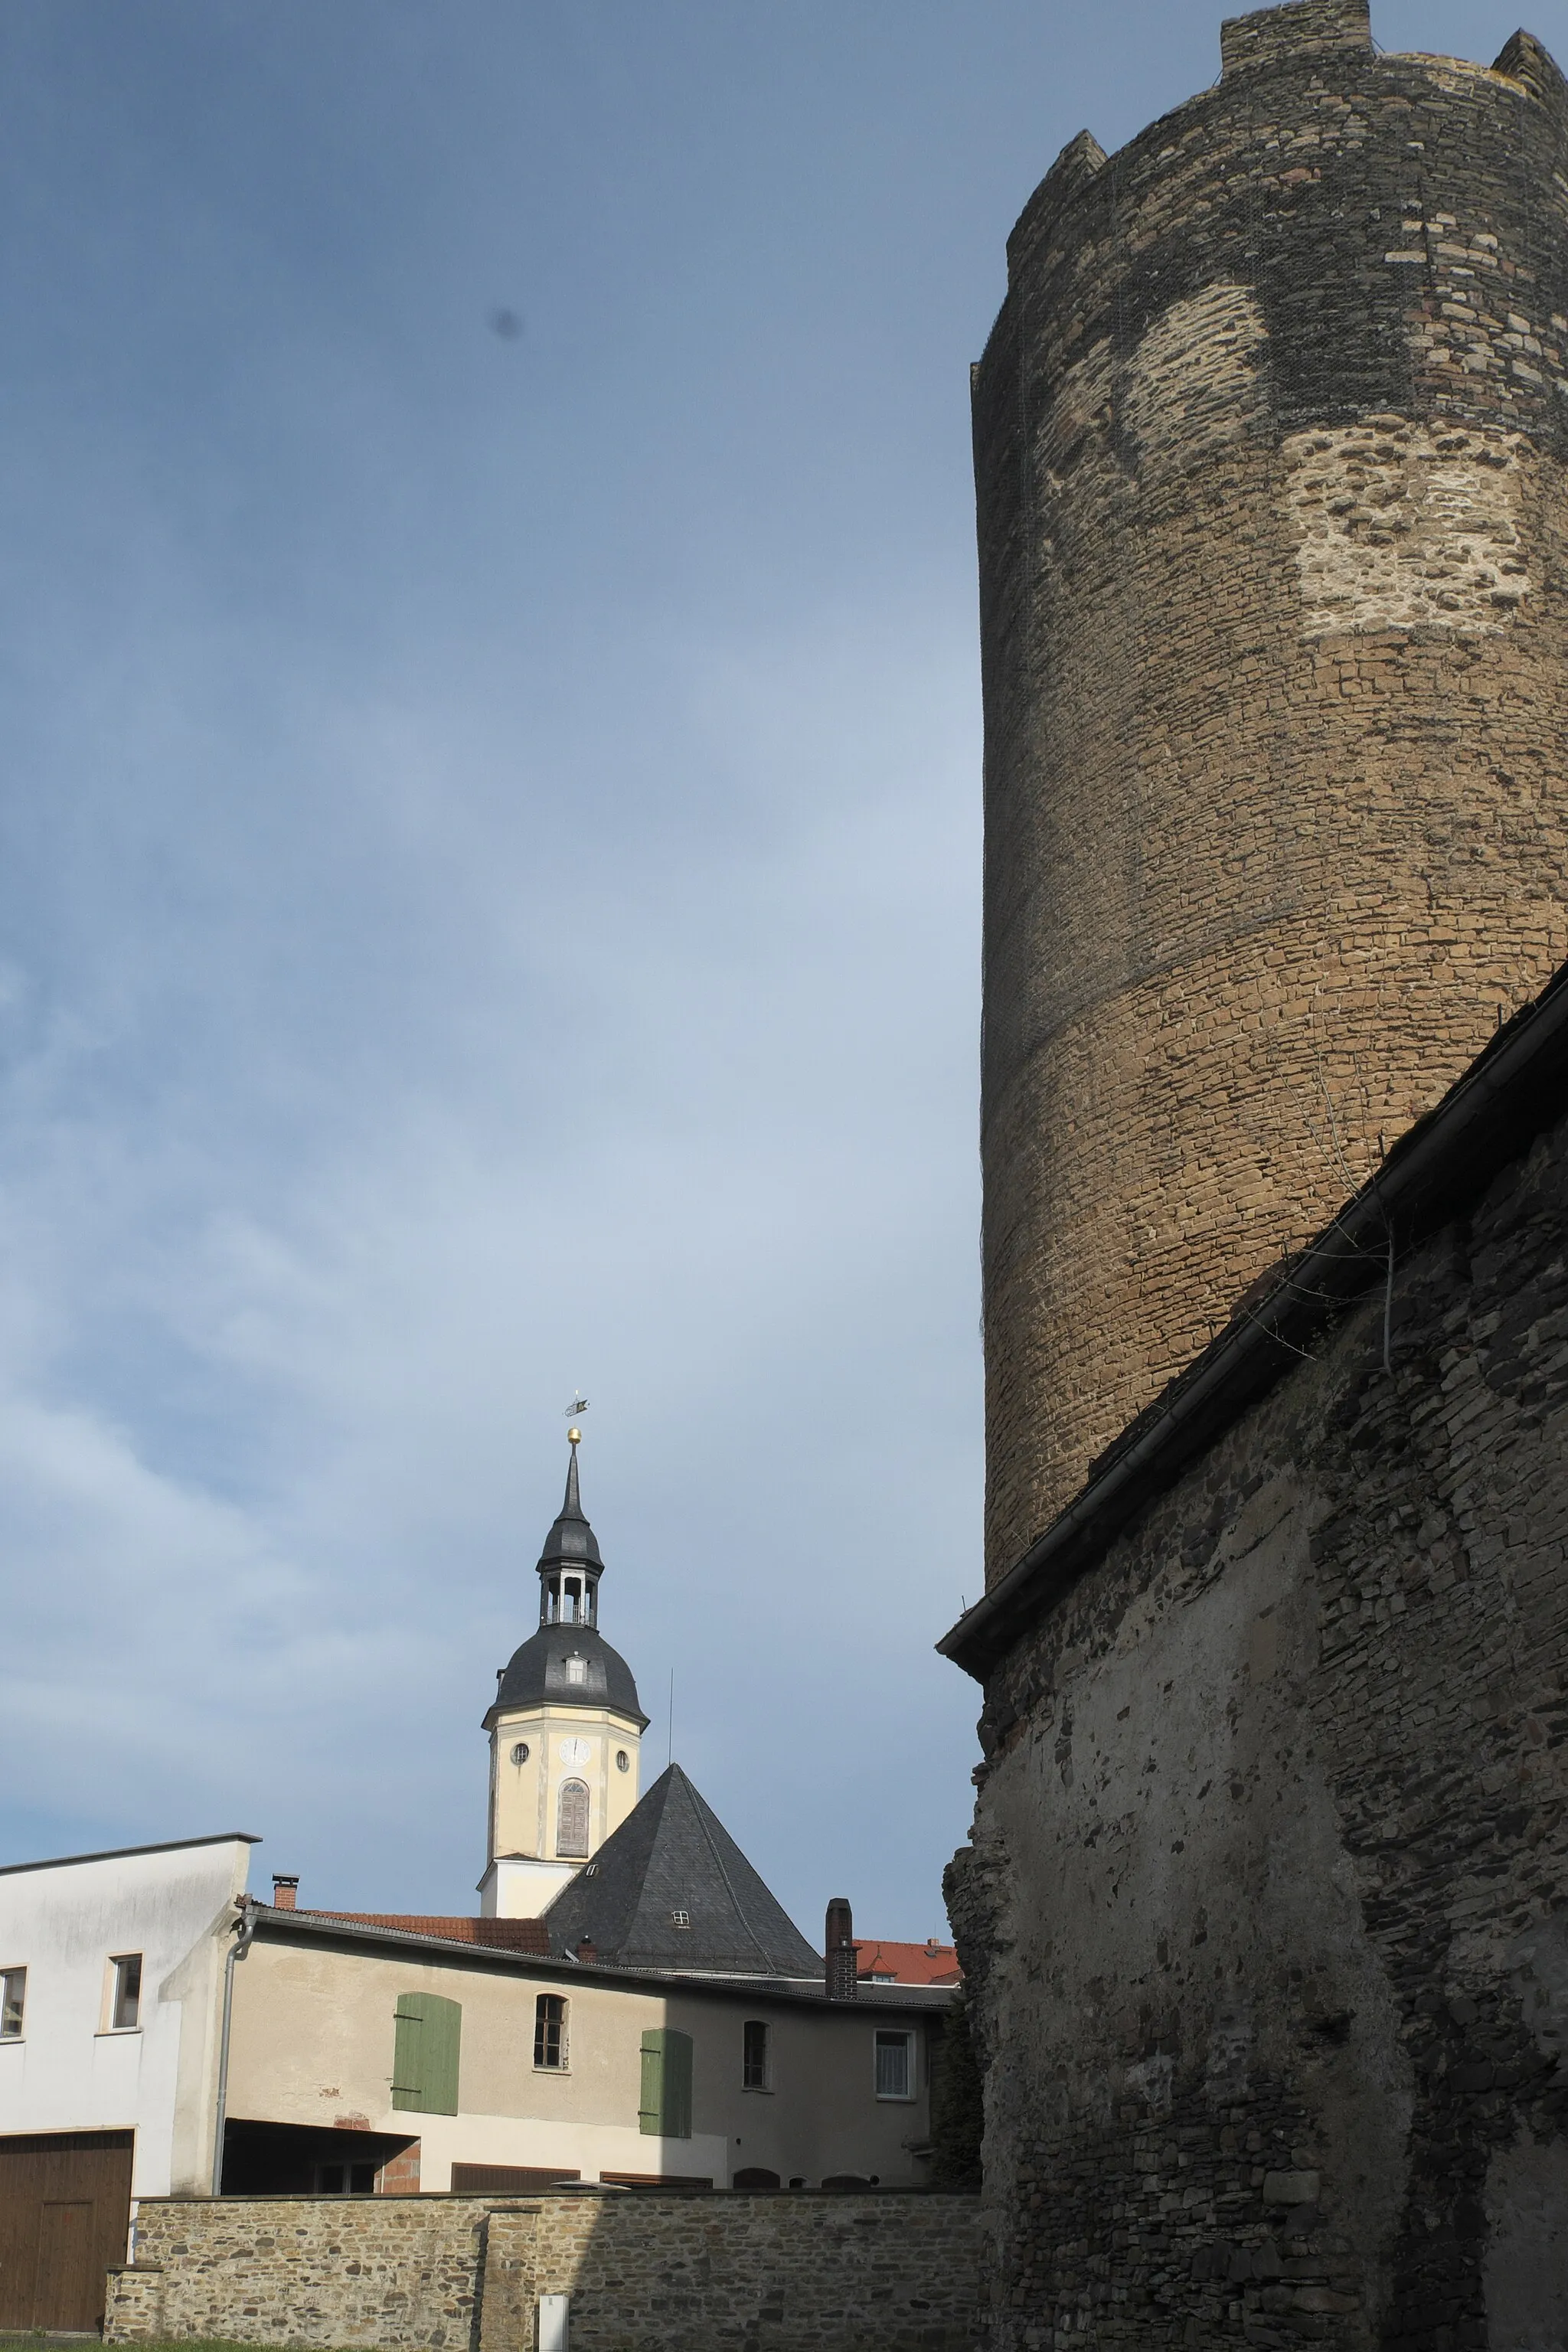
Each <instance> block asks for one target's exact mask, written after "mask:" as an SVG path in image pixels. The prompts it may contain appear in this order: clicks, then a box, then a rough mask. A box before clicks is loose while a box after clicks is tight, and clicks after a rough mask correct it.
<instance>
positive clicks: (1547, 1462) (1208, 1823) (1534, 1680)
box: [950, 982, 1568, 2352]
mask: <svg viewBox="0 0 1568 2352" xmlns="http://www.w3.org/2000/svg"><path fill="white" fill-rule="evenodd" d="M1562 991H1563V983H1561V982H1560V983H1559V988H1558V991H1557V994H1558V996H1559V997H1560V996H1561V994H1562ZM1543 1017H1544V1016H1543ZM1552 1017H1555V1016H1552ZM1522 1034H1523V1035H1524V1036H1525V1038H1526V1039H1528V1036H1529V1034H1530V1033H1529V1029H1528V1027H1527V1028H1526V1029H1525V1031H1524V1032H1523V1033H1522ZM1501 1042H1502V1044H1503V1045H1506V1044H1507V1041H1506V1040H1504V1041H1501ZM1552 1050H1553V1051H1557V1050H1558V1049H1556V1048H1555V1047H1554V1048H1553V1049H1552ZM1480 1067H1481V1070H1482V1071H1483V1073H1484V1070H1485V1067H1486V1065H1484V1064H1483V1065H1481V1066H1480ZM1511 1083H1512V1084H1513V1087H1514V1092H1513V1094H1512V1095H1510V1096H1509V1097H1506V1100H1507V1101H1508V1102H1510V1103H1511V1104H1513V1105H1514V1106H1515V1108H1514V1109H1511V1110H1510V1111H1509V1113H1508V1116H1509V1117H1510V1118H1512V1117H1514V1116H1516V1115H1519V1116H1522V1115H1523V1114H1522V1113H1520V1112H1519V1111H1518V1108H1517V1107H1518V1106H1519V1105H1521V1104H1523V1105H1525V1107H1526V1108H1527V1110H1528V1112H1529V1115H1530V1117H1531V1118H1544V1119H1550V1118H1552V1117H1553V1116H1555V1117H1556V1118H1558V1119H1559V1120H1560V1121H1561V1122H1562V1123H1560V1124H1557V1125H1555V1126H1554V1127H1551V1128H1549V1129H1548V1131H1546V1132H1544V1133H1542V1134H1541V1135H1540V1136H1539V1137H1538V1138H1537V1139H1535V1140H1534V1142H1533V1143H1527V1144H1526V1145H1525V1146H1524V1147H1522V1150H1521V1156H1520V1157H1516V1158H1513V1159H1511V1160H1510V1164H1509V1165H1507V1166H1506V1167H1505V1168H1503V1169H1502V1171H1501V1172H1500V1173H1498V1174H1496V1175H1495V1176H1494V1177H1492V1178H1490V1179H1488V1180H1485V1181H1482V1182H1479V1184H1478V1186H1477V1188H1476V1190H1475V1192H1474V1194H1473V1196H1468V1197H1467V1199H1466V1201H1465V1203H1464V1205H1463V1207H1462V1210H1461V1211H1459V1212H1458V1213H1452V1215H1451V1220H1450V1222H1447V1223H1445V1224H1442V1225H1441V1226H1439V1227H1437V1228H1436V1229H1435V1230H1434V1231H1433V1233H1432V1234H1431V1235H1430V1237H1429V1238H1427V1239H1426V1240H1425V1241H1424V1242H1421V1243H1420V1244H1418V1245H1415V1244H1413V1245H1412V1246H1411V1247H1410V1248H1409V1249H1408V1250H1407V1251H1406V1252H1405V1254H1404V1255H1403V1256H1402V1258H1401V1260H1400V1262H1399V1264H1398V1265H1397V1266H1396V1269H1395V1274H1394V1282H1393V1286H1392V1290H1391V1292H1390V1293H1389V1294H1388V1296H1387V1300H1386V1304H1387V1307H1388V1313H1389V1333H1390V1353H1389V1359H1388V1368H1387V1369H1385V1364H1384V1307H1385V1297H1384V1285H1383V1283H1382V1281H1378V1282H1377V1284H1376V1286H1375V1288H1374V1289H1373V1291H1372V1292H1371V1295H1369V1296H1367V1297H1364V1299H1363V1303H1362V1304H1361V1305H1359V1306H1357V1307H1353V1308H1352V1309H1351V1310H1349V1311H1348V1312H1346V1313H1345V1314H1344V1315H1343V1316H1342V1319H1341V1320H1340V1321H1339V1322H1338V1324H1337V1325H1335V1324H1333V1323H1332V1322H1331V1323H1330V1324H1329V1325H1328V1326H1327V1328H1325V1330H1324V1331H1323V1332H1321V1334H1320V1335H1319V1336H1318V1337H1317V1338H1316V1339H1314V1340H1313V1341H1312V1343H1311V1349H1310V1360H1301V1359H1300V1356H1298V1357H1297V1358H1296V1359H1294V1360H1293V1368H1292V1369H1290V1370H1288V1371H1286V1372H1284V1373H1283V1375H1282V1376H1281V1377H1280V1378H1279V1384H1278V1385H1277V1386H1276V1387H1274V1388H1273V1389H1272V1390H1271V1391H1268V1392H1267V1393H1264V1394H1262V1395H1260V1396H1259V1397H1258V1399H1257V1400H1256V1401H1255V1402H1253V1403H1251V1405H1250V1406H1248V1407H1247V1408H1246V1409H1245V1410H1242V1411H1239V1412H1237V1415H1236V1417H1235V1418H1234V1419H1233V1420H1232V1421H1231V1422H1230V1423H1228V1425H1226V1427H1225V1428H1224V1430H1223V1431H1222V1432H1220V1433H1216V1434H1215V1436H1214V1437H1213V1438H1212V1440H1209V1441H1205V1443H1204V1444H1202V1445H1201V1446H1198V1445H1196V1444H1195V1442H1194V1453H1193V1454H1192V1456H1191V1458H1190V1462H1189V1466H1188V1467H1187V1468H1186V1469H1185V1470H1184V1473H1182V1475H1179V1476H1178V1477H1176V1478H1175V1480H1174V1482H1173V1483H1172V1484H1170V1485H1169V1486H1167V1488H1166V1489H1165V1490H1164V1491H1163V1492H1162V1493H1160V1494H1159V1495H1158V1496H1157V1498H1155V1499H1152V1500H1151V1501H1150V1502H1149V1503H1148V1504H1147V1505H1146V1506H1145V1507H1143V1509H1142V1515H1141V1516H1140V1517H1136V1518H1134V1519H1132V1520H1131V1521H1130V1522H1129V1524H1128V1525H1127V1526H1126V1527H1125V1528H1123V1530H1122V1532H1121V1533H1120V1534H1119V1535H1116V1536H1114V1537H1112V1538H1108V1539H1107V1540H1106V1541H1105V1543H1104V1544H1103V1545H1102V1546H1100V1548H1099V1549H1098V1550H1097V1551H1096V1552H1095V1553H1094V1554H1093V1555H1092V1556H1087V1557H1086V1558H1085V1559H1080V1560H1079V1563H1078V1565H1077V1569H1076V1571H1075V1572H1074V1573H1073V1574H1070V1575H1069V1574H1068V1573H1065V1572H1064V1573H1063V1575H1062V1576H1061V1577H1060V1578H1059V1579H1058V1580H1056V1581H1055V1582H1054V1583H1052V1584H1051V1585H1049V1586H1048V1587H1043V1588H1042V1591H1041V1598H1040V1601H1039V1604H1038V1606H1037V1608H1036V1609H1035V1611H1034V1613H1033V1615H1032V1617H1031V1618H1030V1620H1029V1621H1028V1622H1027V1623H1026V1625H1022V1626H1021V1628H1020V1630H1019V1631H1018V1633H1016V1637H1015V1638H1013V1639H1012V1640H1011V1641H1010V1642H1009V1643H1008V1645H1007V1646H1006V1648H1005V1653H1004V1654H1001V1655H999V1656H998V1658H997V1660H996V1662H995V1664H994V1667H993V1669H992V1671H991V1672H990V1674H989V1675H988V1678H987V1681H986V1703H985V1717H984V1721H983V1726H982V1730H983V1738H984V1741H985V1744H986V1746H987V1749H988V1760H987V1762H986V1764H985V1766H984V1768H983V1771H982V1775H981V1781H982V1785H981V1790H980V1796H979V1801H978V1805H977V1811H976V1816H975V1825H974V1833H973V1843H972V1845H971V1846H970V1847H969V1848H968V1849H966V1850H965V1852H964V1853H963V1854H962V1855H960V1856H959V1857H958V1860H957V1862H956V1863H955V1865H954V1868H953V1871H952V1874H951V1879H950V1898H951V1904H952V1916H953V1922H954V1927H955V1929H956V1931H957V1934H958V1941H959V1948H960V1953H961V1956H962V1958H963V1964H964V1967H965V1969H966V1971H967V1972H968V1976H969V1982H970V1988H971V2006H972V2015H973V2021H974V2024H975V2029H976V2033H977V2038H978V2042H979V2046H980V2050H981V2053H982V2057H983V2060H984V2082H985V2105H986V2135H985V2170H986V2181H987V2189H986V2199H987V2202H988V2204H989V2206H990V2208H991V2212H992V2219H993V2224H994V2232H995V2244H996V2248H997V2273H996V2286H997V2292H998V2294H999V2295H1000V2298H1001V2305H1000V2310H1001V2317H1000V2323H999V2329H998V2337H997V2343H998V2348H999V2352H1043V2348H1044V2347H1051V2352H1062V2347H1077V2346H1083V2345H1094V2346H1096V2347H1101V2352H1106V2348H1107V2347H1114V2346H1122V2345H1126V2346H1133V2345H1136V2346H1138V2347H1151V2352H1152V2347H1177V2346H1189V2345H1199V2346H1202V2347H1205V2352H1206V2348H1207V2347H1220V2346H1224V2345H1231V2344H1234V2345H1236V2346H1237V2347H1242V2346H1246V2345H1250V2346H1261V2347H1287V2346H1289V2347H1300V2346H1302V2345H1310V2344H1322V2345H1331V2346H1336V2347H1343V2352H1351V2347H1357V2352H1362V2347H1373V2346H1374V2345H1375V2346H1379V2347H1395V2352H1464V2347H1495V2352H1520V2347H1549V2346H1552V2347H1555V2346H1562V2345H1568V2079H1565V2076H1568V2067H1565V2065H1564V2063H1563V2062H1564V2061H1565V2060H1568V1120H1562V1111H1563V1098H1564V1094H1565V1092H1568V1079H1565V1076H1564V1071H1563V1064H1562V1059H1561V1055H1560V1057H1559V1062H1558V1066H1557V1067H1556V1071H1555V1075H1554V1076H1552V1078H1551V1080H1550V1082H1548V1081H1547V1080H1545V1079H1543V1078H1542V1076H1541V1074H1540V1070H1539V1067H1538V1066H1536V1065H1534V1064H1531V1065H1530V1066H1527V1067H1525V1068H1524V1069H1523V1070H1522V1073H1521V1075H1520V1076H1518V1077H1517V1078H1516V1079H1515V1080H1514V1081H1512V1082H1511ZM1483 1099H1489V1106H1490V1107H1489V1110H1488V1111H1487V1112H1486V1114H1485V1116H1486V1118H1488V1119H1489V1121H1490V1122H1491V1123H1492V1124H1493V1126H1494V1127H1495V1126H1496V1125H1497V1124H1498V1123H1499V1122H1500V1119H1501V1118H1502V1112H1501V1110H1500V1108H1499V1106H1500V1103H1502V1102H1503V1101H1504V1099H1505V1097H1502V1096H1500V1095H1498V1094H1495V1093H1494V1095H1493V1096H1491V1097H1489V1098H1485V1097H1483ZM1553 1104H1555V1106H1556V1108H1555V1111H1554V1112H1553V1110H1552V1105H1553ZM1439 1117H1440V1118H1441V1117H1442V1114H1440V1115H1439ZM1469 1148H1470V1147H1469V1146H1468V1145H1467V1146H1466V1149H1469ZM1399 1165H1400V1160H1399V1156H1398V1155H1397V1154H1396V1155H1395V1156H1394V1158H1393V1159H1392V1160H1391V1161H1390V1163H1389V1171H1388V1173H1389V1179H1390V1181H1392V1180H1393V1177H1394V1171H1395V1170H1396V1169H1397V1167H1398V1166H1399ZM1287 1361H1289V1359H1287ZM1201 1370H1202V1368H1201V1367H1197V1368H1194V1383H1195V1382H1196V1380H1197V1376H1198V1374H1199V1373H1201ZM1187 1393H1188V1394H1189V1395H1199V1394H1201V1388H1200V1387H1199V1386H1197V1385H1195V1384H1194V1386H1192V1387H1190V1388H1189V1390H1188V1391H1187ZM1180 1394H1181V1391H1179V1390H1173V1391H1172V1392H1171V1397H1172V1399H1177V1398H1179V1396H1180ZM1165 1402H1166V1405H1167V1408H1168V1410H1169V1411H1171V1412H1174V1411H1175V1406H1174V1404H1173V1403H1171V1402H1170V1400H1167V1401H1165Z"/></svg>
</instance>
